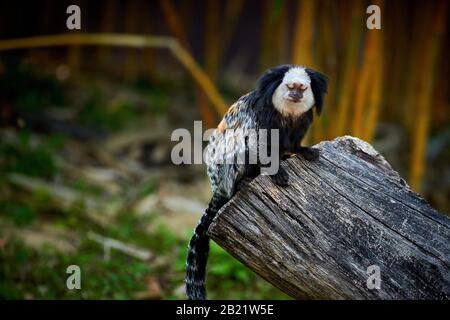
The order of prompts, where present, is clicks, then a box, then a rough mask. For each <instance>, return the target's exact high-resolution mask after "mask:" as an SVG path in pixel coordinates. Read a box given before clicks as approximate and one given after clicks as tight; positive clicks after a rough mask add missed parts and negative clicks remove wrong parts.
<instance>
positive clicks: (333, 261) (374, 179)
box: [208, 136, 450, 299]
mask: <svg viewBox="0 0 450 320" xmlns="http://www.w3.org/2000/svg"><path fill="white" fill-rule="evenodd" d="M315 147H316V148H319V149H320V151H321V154H320V157H319V159H318V160H317V161H313V162H309V161H307V160H305V159H303V158H301V157H297V156H295V157H293V158H290V159H288V160H286V161H283V162H282V166H284V167H285V168H286V170H287V171H288V173H289V175H290V185H289V186H288V187H286V188H282V187H278V186H276V185H274V184H273V182H272V181H271V179H270V178H269V177H268V176H259V177H257V178H255V179H253V180H252V181H245V182H243V183H241V185H240V190H239V191H238V193H237V194H236V195H235V196H234V197H233V198H232V199H231V200H230V201H229V202H228V203H227V204H226V205H225V206H224V207H223V208H222V209H221V211H220V212H219V213H218V215H217V217H216V218H215V220H214V221H213V223H212V225H211V226H210V228H209V231H208V234H209V236H210V237H211V238H212V239H213V240H214V241H216V242H217V243H218V244H219V245H220V246H222V247H223V248H225V249H226V250H227V251H228V252H229V253H231V254H232V255H233V256H234V257H236V258H237V259H238V260H240V261H241V262H243V263H244V264H245V265H247V266H248V267H249V268H250V269H251V270H253V271H255V272H256V273H258V274H259V275H260V276H261V277H263V278H264V279H266V280H267V281H269V282H271V283H272V284H273V285H275V286H276V287H278V288H279V289H281V290H282V291H284V292H286V293H287V294H288V295H290V296H292V297H294V298H297V299H448V298H449V297H450V245H449V244H450V219H449V217H447V216H446V215H444V214H441V213H439V212H437V211H435V210H434V209H433V208H431V207H430V206H429V205H428V204H427V203H426V202H425V200H424V199H423V198H422V197H421V196H420V195H418V194H416V193H414V192H413V191H412V190H411V189H410V188H409V186H408V185H407V184H406V182H405V181H404V180H403V179H402V178H401V177H400V176H399V175H398V174H397V172H395V171H394V170H393V169H392V168H391V166H390V165H389V163H388V162H386V160H385V159H384V158H383V157H382V156H381V155H380V154H378V153H377V152H376V151H375V150H374V149H373V148H372V146H370V145H369V144H367V143H365V142H364V141H362V140H359V139H357V138H353V137H349V136H346V137H341V138H338V139H336V140H334V141H331V142H330V141H326V142H322V143H320V144H318V145H316V146H315ZM371 265H377V266H379V268H380V274H381V286H380V289H379V290H378V289H369V288H368V287H367V279H368V274H367V268H368V267H369V266H371Z"/></svg>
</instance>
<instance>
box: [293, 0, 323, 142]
mask: <svg viewBox="0 0 450 320" xmlns="http://www.w3.org/2000/svg"><path fill="white" fill-rule="evenodd" d="M314 12H315V1H313V0H302V1H301V2H299V3H298V5H297V13H296V17H297V19H296V24H295V27H294V28H295V29H294V39H293V47H292V57H291V60H292V63H293V64H297V65H303V66H308V67H311V68H316V65H315V61H314V59H313V33H314V20H315V19H314V17H315V15H314ZM317 125H318V124H315V125H314V127H316V126H317ZM315 134H317V128H313V129H312V130H310V131H309V132H308V133H307V134H306V136H305V138H304V140H305V143H306V144H311V143H312V142H313V141H314V140H315Z"/></svg>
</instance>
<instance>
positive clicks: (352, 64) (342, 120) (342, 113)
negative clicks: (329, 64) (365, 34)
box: [333, 1, 364, 136]
mask: <svg viewBox="0 0 450 320" xmlns="http://www.w3.org/2000/svg"><path fill="white" fill-rule="evenodd" d="M352 4H353V5H352V7H351V11H350V12H351V17H350V19H349V20H350V21H351V23H350V26H349V30H348V31H347V33H348V34H349V36H348V37H347V38H344V40H343V41H345V42H346V43H344V45H343V47H344V48H346V49H345V52H344V58H343V60H344V61H343V65H342V68H341V69H340V72H341V74H342V75H341V76H340V77H339V81H336V84H337V85H339V88H338V89H337V91H338V93H339V95H338V98H337V108H336V109H337V110H336V116H335V121H333V124H334V125H333V132H334V136H341V135H343V134H346V133H348V132H347V129H346V128H347V126H348V119H349V113H350V103H351V97H352V88H353V87H354V84H355V83H356V71H357V61H358V49H359V43H360V37H361V30H362V29H361V25H362V24H363V23H364V20H363V18H362V12H364V11H363V8H362V5H361V2H359V1H356V2H352ZM347 10H348V8H347V7H346V6H342V7H341V12H342V14H343V15H344V14H345V13H346V12H347ZM346 21H347V20H346ZM346 21H344V23H346ZM344 30H345V28H344ZM344 32H345V31H344Z"/></svg>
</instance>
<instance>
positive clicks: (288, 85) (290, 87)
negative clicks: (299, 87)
mask: <svg viewBox="0 0 450 320" xmlns="http://www.w3.org/2000/svg"><path fill="white" fill-rule="evenodd" d="M286 86H287V87H288V89H290V90H292V89H294V88H295V85H294V84H293V83H288V84H287V85H286Z"/></svg>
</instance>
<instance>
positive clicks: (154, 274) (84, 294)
mask: <svg viewBox="0 0 450 320" xmlns="http://www.w3.org/2000/svg"><path fill="white" fill-rule="evenodd" d="M7 70H9V71H8V72H7V75H3V78H2V77H0V83H1V84H2V87H1V86H0V90H2V91H5V90H7V94H3V95H2V97H6V98H7V99H8V104H11V105H12V106H17V108H18V109H17V110H21V111H20V112H21V114H25V115H28V114H36V112H38V114H39V115H40V114H41V113H46V112H47V114H48V115H51V112H52V109H51V108H52V107H53V106H55V105H58V107H57V109H58V110H59V111H61V110H63V111H70V112H69V113H68V114H69V115H70V117H69V119H68V120H66V121H68V123H70V124H72V125H76V126H86V127H89V128H93V129H94V130H100V131H101V132H106V134H112V133H114V134H120V133H123V132H126V130H128V129H129V128H130V127H131V129H133V130H136V127H139V126H142V129H141V130H142V132H151V130H152V127H151V126H149V125H148V124H147V123H146V121H148V120H147V119H152V117H153V118H155V116H158V117H164V116H167V112H168V107H169V104H170V92H171V91H172V90H173V88H171V87H170V86H169V85H168V84H161V85H159V86H155V85H153V84H152V83H151V82H149V81H142V80H141V81H138V82H136V83H134V84H131V85H122V87H120V88H119V89H116V87H117V85H116V84H114V83H108V84H106V85H105V83H104V82H101V85H98V84H97V83H96V82H95V81H92V83H91V82H89V83H88V84H83V83H81V84H79V83H77V82H75V83H66V84H65V85H64V86H62V85H61V84H59V83H58V82H57V81H56V80H54V79H53V78H51V77H48V76H44V75H42V74H41V75H39V74H38V73H37V72H35V71H33V69H32V68H22V67H20V66H18V65H15V66H14V68H12V69H7ZM13 77H18V79H19V80H20V81H21V82H20V83H19V87H18V89H17V90H16V88H15V87H14V86H11V85H10V84H11V83H10V81H12V80H11V79H12V78H13ZM34 85H36V87H34ZM80 86H81V89H80ZM111 87H113V88H114V89H111ZM183 87H184V89H183ZM115 90H119V91H120V92H121V93H120V94H119V95H114V91H115ZM177 90H178V92H180V93H181V96H186V97H190V99H192V98H193V97H192V93H190V92H189V90H186V86H184V85H183V86H182V85H177ZM183 90H184V91H183ZM130 91H131V92H138V96H137V97H136V95H133V94H131V95H128V94H126V93H125V92H130ZM73 92H75V94H73ZM111 92H113V93H111ZM3 93H6V92H3ZM69 96H70V98H69ZM139 99H140V100H139ZM69 101H70V104H69V105H60V104H63V103H68V102H69ZM136 101H137V102H136ZM0 102H1V101H0ZM48 107H50V108H48ZM183 113H184V112H183ZM142 119H145V120H142ZM16 124H17V123H16V122H15V121H12V124H11V123H10V124H9V125H6V126H5V127H4V128H1V129H0V134H2V135H3V136H4V137H7V139H2V140H1V142H0V172H1V173H2V174H1V175H0V299H155V298H156V299H184V298H185V296H184V282H183V280H184V272H185V271H184V268H185V259H186V247H187V243H188V241H189V238H190V235H191V231H187V230H190V229H191V228H193V227H194V225H193V223H194V221H193V222H192V225H185V226H184V225H183V229H182V230H174V229H173V228H171V227H169V226H168V225H166V224H163V223H161V222H158V221H159V220H158V217H162V216H164V214H165V212H164V211H162V210H161V209H159V210H156V209H154V210H152V211H151V213H147V214H142V213H138V212H137V210H136V206H135V204H136V203H137V202H139V201H140V200H142V199H146V198H148V197H152V196H157V194H158V192H159V187H160V183H161V179H158V178H156V177H153V176H146V175H141V174H135V175H132V176H129V173H128V171H126V170H125V171H121V170H120V169H121V168H123V167H125V168H127V165H128V162H122V163H120V165H119V166H114V161H117V162H118V163H119V160H120V156H122V154H123V153H124V152H130V151H129V150H128V149H127V148H130V149H131V147H127V148H125V150H122V149H120V150H119V151H117V152H115V153H112V155H109V157H110V160H108V161H109V162H108V161H107V162H102V158H101V157H100V158H99V157H98V156H97V155H95V154H93V151H92V149H96V148H98V147H102V148H103V143H102V142H101V141H95V140H92V141H88V142H85V141H83V142H81V143H80V141H77V139H76V138H75V137H73V136H71V135H70V131H69V132H68V133H65V134H64V135H62V134H60V133H55V132H51V130H52V129H51V127H50V128H49V129H47V130H40V129H41V127H39V130H35V129H34V128H33V123H28V122H27V121H24V120H21V123H20V125H18V126H17V125H16ZM49 131H50V132H49ZM132 142H133V141H132ZM163 143H164V144H166V143H167V142H166V141H164V142H163ZM90 145H91V146H93V148H92V147H90ZM144 147H146V145H145V144H144ZM150 149H151V148H150ZM111 159H112V160H111ZM133 159H136V158H133ZM137 160H139V157H137ZM133 161H135V160H133ZM118 167H119V168H118ZM85 169H86V171H83V170H85ZM92 169H95V170H98V171H95V172H96V175H94V178H92V177H91V176H89V174H84V175H83V174H81V172H84V173H86V172H88V173H89V172H90V171H89V170H92ZM73 170H76V171H73ZM141 170H145V167H142V169H141ZM105 172H106V173H105ZM109 172H113V173H114V176H113V178H111V177H110V176H108V174H109ZM12 174H15V175H19V176H20V177H22V178H23V179H25V180H26V181H28V182H30V183H31V184H32V185H33V187H29V186H26V185H25V186H24V185H21V184H20V183H19V184H17V183H13V182H12V181H11V175H12ZM27 179H28V180H27ZM96 179H97V180H96ZM102 179H106V180H105V181H106V182H102V181H103V180H102ZM108 179H109V180H108ZM165 180H166V178H165V177H164V175H163V177H162V181H165ZM175 180H176V179H175ZM173 183H177V182H176V181H173ZM111 185H114V186H115V188H116V189H118V190H119V191H116V193H114V192H111V190H110V189H109V188H108V187H109V186H111ZM49 186H54V187H53V189H52V188H51V187H50V188H49ZM58 186H62V188H63V189H64V190H61V189H62V188H59V187H58ZM205 188H209V186H208V185H205ZM61 191H63V193H67V192H69V193H70V194H69V197H68V198H64V195H61V194H58V192H61ZM61 197H62V198H61ZM66 197H67V196H66ZM71 197H74V199H72V198H71ZM87 198H89V199H91V200H93V202H94V203H95V204H96V205H101V206H100V207H99V209H98V210H99V212H94V213H95V214H100V215H102V217H101V218H103V219H105V220H104V221H106V222H104V223H99V221H98V220H96V219H93V218H92V217H91V216H90V215H89V214H87V211H88V207H87V204H86V202H85V199H87ZM67 199H69V200H70V201H68V200H67ZM71 199H72V200H71ZM117 201H123V202H124V203H123V204H122V205H121V206H120V207H119V209H118V210H116V211H114V213H112V214H110V215H108V214H106V211H107V209H108V208H109V206H110V205H111V204H113V203H116V202H117ZM66 202H67V203H66ZM91 211H92V212H93V210H91ZM199 213H200V212H199ZM177 218H178V217H176V216H175V217H174V218H173V219H177ZM102 221H103V220H102ZM92 232H94V233H96V234H99V235H102V236H104V237H108V238H111V239H115V240H118V241H121V242H122V243H124V244H126V245H129V246H134V247H138V248H141V249H143V250H148V251H149V252H150V253H151V258H150V259H148V260H147V261H142V260H139V259H136V258H134V257H131V256H129V255H127V254H125V253H123V252H121V251H118V250H115V249H112V251H111V257H110V259H109V260H108V261H107V260H105V257H104V248H103V246H102V244H99V243H97V242H95V241H93V240H92V239H91V238H89V236H88V234H89V233H92ZM209 263H210V264H209V266H210V267H209V272H208V292H209V295H210V298H213V299H214V298H217V299H219V298H221V299H241V298H243V299H268V298H287V296H285V295H284V294H282V293H280V292H279V291H278V290H277V289H275V288H274V287H272V286H271V285H270V284H268V283H266V282H265V281H264V280H262V279H261V278H259V277H258V276H257V275H255V274H254V273H252V272H251V271H249V270H248V269H247V268H246V267H245V266H243V265H242V264H241V263H240V262H239V261H237V260H236V259H235V258H233V257H231V256H230V255H229V254H228V253H226V252H225V251H224V250H223V249H221V248H220V247H219V246H217V245H216V244H214V243H212V244H211V254H210V262H209ZM69 265H78V266H80V268H81V273H82V274H81V287H82V288H81V290H68V289H67V287H66V280H67V277H68V274H67V273H66V268H67V267H68V266H69ZM155 283H156V285H155Z"/></svg>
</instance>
